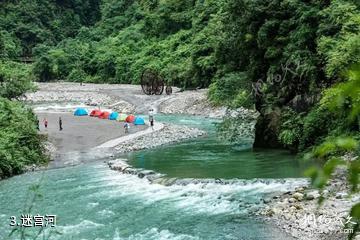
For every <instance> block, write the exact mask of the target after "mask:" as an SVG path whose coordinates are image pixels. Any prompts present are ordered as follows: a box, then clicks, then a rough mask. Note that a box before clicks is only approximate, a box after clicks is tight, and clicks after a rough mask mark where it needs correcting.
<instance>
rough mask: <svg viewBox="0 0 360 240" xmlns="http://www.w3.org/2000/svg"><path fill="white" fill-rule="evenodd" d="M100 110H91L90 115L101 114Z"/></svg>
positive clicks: (97, 115) (96, 115)
mask: <svg viewBox="0 0 360 240" xmlns="http://www.w3.org/2000/svg"><path fill="white" fill-rule="evenodd" d="M101 113H102V112H101V111H100V110H98V109H95V110H92V111H91V113H90V117H99V116H100V115H101Z"/></svg>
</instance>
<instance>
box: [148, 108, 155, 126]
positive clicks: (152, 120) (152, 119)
mask: <svg viewBox="0 0 360 240" xmlns="http://www.w3.org/2000/svg"><path fill="white" fill-rule="evenodd" d="M149 122H150V126H151V128H152V130H154V109H152V108H151V109H150V110H149Z"/></svg>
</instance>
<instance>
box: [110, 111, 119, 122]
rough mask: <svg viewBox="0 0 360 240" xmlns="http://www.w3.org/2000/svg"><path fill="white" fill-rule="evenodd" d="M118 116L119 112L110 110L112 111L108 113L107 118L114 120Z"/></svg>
mask: <svg viewBox="0 0 360 240" xmlns="http://www.w3.org/2000/svg"><path fill="white" fill-rule="evenodd" d="M118 116H119V113H117V112H112V113H111V114H110V116H109V119H110V120H116V119H117V118H118Z"/></svg>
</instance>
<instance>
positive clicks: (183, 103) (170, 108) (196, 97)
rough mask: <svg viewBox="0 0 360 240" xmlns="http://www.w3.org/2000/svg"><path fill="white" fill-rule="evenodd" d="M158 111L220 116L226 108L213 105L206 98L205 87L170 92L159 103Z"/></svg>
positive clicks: (222, 115)
mask: <svg viewBox="0 0 360 240" xmlns="http://www.w3.org/2000/svg"><path fill="white" fill-rule="evenodd" d="M159 112H161V113H165V114H188V115H201V116H207V117H211V118H222V117H224V116H225V113H226V108H225V107H216V106H213V105H212V104H211V103H210V102H209V100H208V99H207V89H201V90H193V91H184V92H177V93H174V94H172V96H171V98H168V99H166V100H164V101H163V102H162V103H160V105H159Z"/></svg>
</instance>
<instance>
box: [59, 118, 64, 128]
mask: <svg viewBox="0 0 360 240" xmlns="http://www.w3.org/2000/svg"><path fill="white" fill-rule="evenodd" d="M59 130H60V131H62V130H63V127H62V119H61V117H59Z"/></svg>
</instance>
